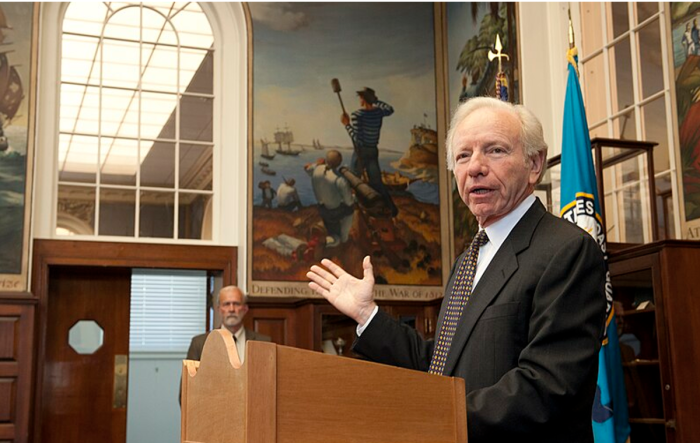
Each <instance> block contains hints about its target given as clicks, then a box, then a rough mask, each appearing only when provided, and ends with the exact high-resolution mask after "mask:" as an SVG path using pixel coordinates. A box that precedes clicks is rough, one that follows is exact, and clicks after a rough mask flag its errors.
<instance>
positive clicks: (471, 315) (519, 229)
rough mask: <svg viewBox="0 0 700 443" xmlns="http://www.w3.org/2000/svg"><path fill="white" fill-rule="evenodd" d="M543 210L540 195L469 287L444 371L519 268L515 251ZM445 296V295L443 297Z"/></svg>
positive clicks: (521, 247) (450, 367)
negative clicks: (475, 283)
mask: <svg viewBox="0 0 700 443" xmlns="http://www.w3.org/2000/svg"><path fill="white" fill-rule="evenodd" d="M545 212H546V211H545V209H544V206H542V203H540V201H539V199H538V200H537V201H535V203H534V204H533V205H532V207H530V209H528V211H527V212H526V213H525V215H523V217H522V218H521V219H520V221H519V222H518V223H517V224H516V225H515V227H514V228H513V230H512V231H511V232H510V234H509V235H508V237H507V238H506V240H505V242H503V244H502V245H501V247H500V248H499V249H498V252H497V253H496V255H495V256H494V257H493V259H492V260H491V263H489V266H488V268H486V270H485V271H484V273H483V274H482V276H481V278H480V279H479V283H478V284H477V285H476V287H475V288H474V289H473V290H472V294H471V295H470V296H469V302H467V305H466V306H465V307H464V311H463V312H462V317H461V318H460V320H459V324H458V325H457V331H456V332H455V335H454V338H453V339H452V344H451V346H450V351H449V353H448V355H447V362H446V363H445V371H444V374H445V375H451V374H452V372H453V371H454V369H455V366H456V365H457V362H458V361H459V357H460V355H461V354H462V351H463V350H464V347H465V346H466V344H467V341H468V340H469V336H470V335H471V333H472V331H473V330H474V327H475V326H476V323H477V322H478V321H479V318H480V317H481V314H483V313H484V310H485V309H486V308H487V307H488V306H489V305H490V304H491V302H492V301H493V300H494V299H495V298H496V296H497V295H498V294H499V293H500V292H501V289H502V288H503V286H504V285H505V284H506V282H508V280H509V279H510V278H511V276H512V275H513V274H514V273H515V271H517V270H518V254H519V253H520V252H521V251H523V250H524V249H527V248H528V247H529V246H530V240H531V239H532V234H533V233H534V230H535V228H536V227H537V224H538V223H539V221H540V219H541V218H542V216H543V215H544V214H545ZM449 289H450V291H451V290H452V281H450V288H449ZM445 294H446V295H448V294H451V292H446V293H445ZM447 298H448V297H445V299H447ZM444 306H445V302H444V301H443V309H442V310H441V317H442V316H443V315H444Z"/></svg>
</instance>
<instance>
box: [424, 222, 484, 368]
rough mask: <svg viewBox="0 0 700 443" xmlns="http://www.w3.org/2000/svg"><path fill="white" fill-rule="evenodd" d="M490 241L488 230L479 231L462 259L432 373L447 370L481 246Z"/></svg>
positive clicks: (432, 364)
mask: <svg viewBox="0 0 700 443" xmlns="http://www.w3.org/2000/svg"><path fill="white" fill-rule="evenodd" d="M488 241H489V238H488V237H487V236H486V231H484V230H481V231H479V232H478V233H477V234H476V236H474V240H472V244H471V245H470V246H469V250H467V255H466V256H465V257H464V260H462V263H460V265H459V269H458V270H457V276H456V278H455V282H454V285H453V287H452V293H451V294H450V300H449V301H448V302H447V310H446V311H445V317H444V318H443V320H442V327H441V328H440V335H439V336H438V341H437V344H436V346H435V350H434V351H433V359H432V360H431V361H430V369H429V370H428V372H430V373H431V374H440V375H442V373H443V372H444V371H445V363H446V362H447V353H448V352H449V351H450V346H451V345H452V338H453V337H454V335H455V331H456V330H457V324H458V323H459V319H460V317H461V316H462V310H463V309H464V305H466V304H467V301H469V295H470V294H471V292H472V283H474V275H475V274H476V261H477V259H478V258H479V248H481V247H482V246H483V245H485V244H486V243H487V242H488Z"/></svg>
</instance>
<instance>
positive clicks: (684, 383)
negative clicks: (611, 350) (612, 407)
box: [609, 240, 700, 443]
mask: <svg viewBox="0 0 700 443" xmlns="http://www.w3.org/2000/svg"><path fill="white" fill-rule="evenodd" d="M697 263H700V243H698V242H688V241H679V240H666V241H661V242H655V243H649V244H646V245H641V246H636V247H632V248H627V249H625V250H622V251H615V252H611V253H610V260H609V266H610V275H611V280H612V286H613V298H614V299H615V311H616V317H617V327H618V336H619V338H620V351H621V356H622V366H623V369H624V377H625V386H626V388H627V398H628V406H629V422H630V427H631V430H632V434H631V441H632V442H633V443H647V442H648V443H652V442H653V443H663V442H668V443H681V442H682V443H691V442H697V441H700V422H699V421H698V417H700V402H698V398H700V384H698V382H697V374H698V368H700V341H699V340H698V337H700V309H698V306H700V287H699V286H698V285H697V282H695V280H694V279H693V278H692V276H693V275H694V272H697V271H696V269H695V268H696V267H697Z"/></svg>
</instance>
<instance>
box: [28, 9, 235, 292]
mask: <svg viewBox="0 0 700 443" xmlns="http://www.w3.org/2000/svg"><path fill="white" fill-rule="evenodd" d="M200 6H201V8H202V10H203V11H204V12H205V14H207V17H208V18H209V22H210V24H211V27H212V32H213V34H214V40H215V43H214V95H215V96H216V97H220V99H219V100H216V101H215V103H214V122H213V143H214V153H213V169H214V170H213V175H214V183H213V186H212V190H213V191H214V196H213V203H212V211H213V216H212V240H211V241H205V240H189V239H177V240H175V239H159V238H136V237H106V236H99V237H95V236H90V237H89V238H80V236H72V237H70V240H91V241H96V240H98V241H114V242H148V243H177V244H200V245H201V244H215V245H225V246H238V245H240V247H239V248H238V250H239V254H240V255H239V263H241V265H242V266H240V267H239V272H241V274H240V275H245V265H244V264H245V262H246V261H245V260H244V259H243V257H245V235H246V231H245V223H246V219H245V211H240V208H244V207H245V205H246V194H247V191H246V190H247V167H246V162H247V108H248V102H247V89H248V86H247V78H248V76H247V71H248V62H247V57H248V54H247V52H248V50H247V39H248V31H247V20H246V17H245V14H244V11H243V6H242V4H241V3H200ZM40 7H41V19H40V23H41V26H40V38H39V41H40V42H39V54H40V57H39V58H40V60H41V63H40V64H39V67H38V77H39V78H38V87H37V125H36V128H37V133H36V140H37V143H36V146H37V155H36V157H35V158H36V162H35V170H34V177H35V178H36V179H35V180H36V181H35V186H34V191H33V192H34V198H33V203H34V208H33V209H34V217H33V223H32V231H33V232H32V236H33V238H45V239H54V238H58V237H59V236H57V235H56V217H57V211H56V206H57V183H58V181H57V179H58V177H57V175H58V174H57V171H58V168H57V158H58V156H57V151H58V134H59V109H58V108H59V95H60V91H59V86H60V72H61V71H60V66H61V34H62V23H63V17H64V15H65V11H66V9H67V7H68V3H41V4H40ZM231 170H235V171H237V173H235V174H231V173H228V174H226V173H224V171H231ZM224 221H225V222H224ZM62 238H66V237H62ZM239 280H240V279H239Z"/></svg>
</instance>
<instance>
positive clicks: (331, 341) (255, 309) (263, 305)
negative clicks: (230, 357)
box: [245, 299, 441, 357]
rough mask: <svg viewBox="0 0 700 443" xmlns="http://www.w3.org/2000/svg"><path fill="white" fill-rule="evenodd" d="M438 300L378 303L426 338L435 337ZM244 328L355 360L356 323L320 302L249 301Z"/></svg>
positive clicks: (288, 344)
mask: <svg viewBox="0 0 700 443" xmlns="http://www.w3.org/2000/svg"><path fill="white" fill-rule="evenodd" d="M440 303H441V300H440V299H438V300H432V301H428V302H396V301H378V304H379V307H380V309H383V310H385V311H386V312H387V313H389V315H392V316H393V317H395V318H396V319H397V320H399V321H401V322H404V323H406V324H407V325H409V326H411V327H413V328H415V329H416V330H418V332H419V333H420V334H422V335H423V336H424V337H426V338H431V337H432V336H433V335H434V334H435V324H436V323H437V315H438V311H439V309H440ZM248 305H249V306H250V310H249V312H248V314H247V315H246V318H245V324H246V327H248V328H252V329H254V330H255V331H257V332H262V333H263V334H266V335H270V336H271V337H272V341H274V342H275V343H277V344H281V345H286V346H294V347H298V348H303V349H311V350H314V351H322V352H330V353H333V352H335V353H340V354H342V355H344V356H348V357H356V355H354V354H353V353H352V351H351V350H350V348H351V347H352V343H353V341H354V340H355V330H356V327H357V323H355V322H354V321H353V320H352V319H350V318H348V317H346V316H345V315H343V314H341V313H340V312H339V311H338V310H337V309H335V308H334V307H333V306H331V305H330V304H329V303H328V302H327V301H325V300H321V299H305V300H284V299H274V300H270V299H251V300H250V301H249V302H248Z"/></svg>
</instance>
